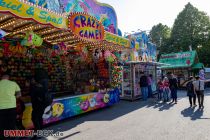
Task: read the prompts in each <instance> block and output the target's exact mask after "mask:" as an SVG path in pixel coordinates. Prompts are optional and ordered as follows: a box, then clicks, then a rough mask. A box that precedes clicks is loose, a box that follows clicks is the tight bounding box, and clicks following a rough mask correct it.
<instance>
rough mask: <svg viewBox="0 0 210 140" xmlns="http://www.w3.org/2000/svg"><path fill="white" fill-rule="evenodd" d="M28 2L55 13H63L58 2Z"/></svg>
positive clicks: (56, 0)
mask: <svg viewBox="0 0 210 140" xmlns="http://www.w3.org/2000/svg"><path fill="white" fill-rule="evenodd" d="M28 2H31V3H33V4H36V5H38V6H41V7H44V8H47V9H50V10H52V11H54V12H57V13H62V12H63V9H62V7H61V6H60V3H59V0H28Z"/></svg>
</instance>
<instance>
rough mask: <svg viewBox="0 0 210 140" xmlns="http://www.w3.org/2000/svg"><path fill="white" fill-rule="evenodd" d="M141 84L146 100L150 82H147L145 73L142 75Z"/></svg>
mask: <svg viewBox="0 0 210 140" xmlns="http://www.w3.org/2000/svg"><path fill="white" fill-rule="evenodd" d="M139 84H140V88H141V93H142V97H143V100H144V101H146V100H147V97H148V82H147V76H146V75H145V74H144V73H143V75H142V76H141V77H140V82H139Z"/></svg>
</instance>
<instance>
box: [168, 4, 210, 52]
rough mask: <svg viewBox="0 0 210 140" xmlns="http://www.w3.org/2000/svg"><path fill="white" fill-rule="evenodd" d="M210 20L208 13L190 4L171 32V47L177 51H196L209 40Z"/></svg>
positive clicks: (181, 13) (179, 16) (180, 15)
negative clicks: (190, 49)
mask: <svg viewBox="0 0 210 140" xmlns="http://www.w3.org/2000/svg"><path fill="white" fill-rule="evenodd" d="M209 33H210V20H209V17H208V16H207V14H206V13H204V12H201V11H199V10H198V9H197V8H195V7H194V6H193V5H191V4H190V3H188V4H187V5H186V6H185V8H184V9H183V11H181V12H180V13H179V14H178V16H177V18H176V19H175V22H174V25H173V28H172V32H171V45H172V46H173V47H175V50H177V51H188V50H189V46H191V47H192V49H193V50H196V49H197V47H198V46H199V45H203V44H204V43H205V42H206V41H208V39H209Z"/></svg>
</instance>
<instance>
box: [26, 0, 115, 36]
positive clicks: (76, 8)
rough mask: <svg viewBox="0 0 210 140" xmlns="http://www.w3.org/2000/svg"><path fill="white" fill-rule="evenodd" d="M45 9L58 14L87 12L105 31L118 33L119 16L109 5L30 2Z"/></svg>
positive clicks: (83, 0)
mask: <svg viewBox="0 0 210 140" xmlns="http://www.w3.org/2000/svg"><path fill="white" fill-rule="evenodd" d="M28 1H29V2H31V3H33V4H37V5H39V6H42V7H44V8H47V9H50V10H53V11H55V12H58V13H74V12H85V13H88V14H89V15H91V16H94V17H96V18H97V19H98V20H99V21H100V22H101V23H102V24H103V25H104V27H105V30H106V31H108V32H111V33H114V34H117V32H118V26H117V16H116V13H115V11H114V9H113V8H112V7H111V6H110V5H108V4H102V3H99V2H97V1H96V0H28Z"/></svg>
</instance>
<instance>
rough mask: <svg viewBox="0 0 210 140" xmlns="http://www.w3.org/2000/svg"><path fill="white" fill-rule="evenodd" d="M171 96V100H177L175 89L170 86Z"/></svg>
mask: <svg viewBox="0 0 210 140" xmlns="http://www.w3.org/2000/svg"><path fill="white" fill-rule="evenodd" d="M171 98H172V100H173V101H177V89H176V88H171Z"/></svg>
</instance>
